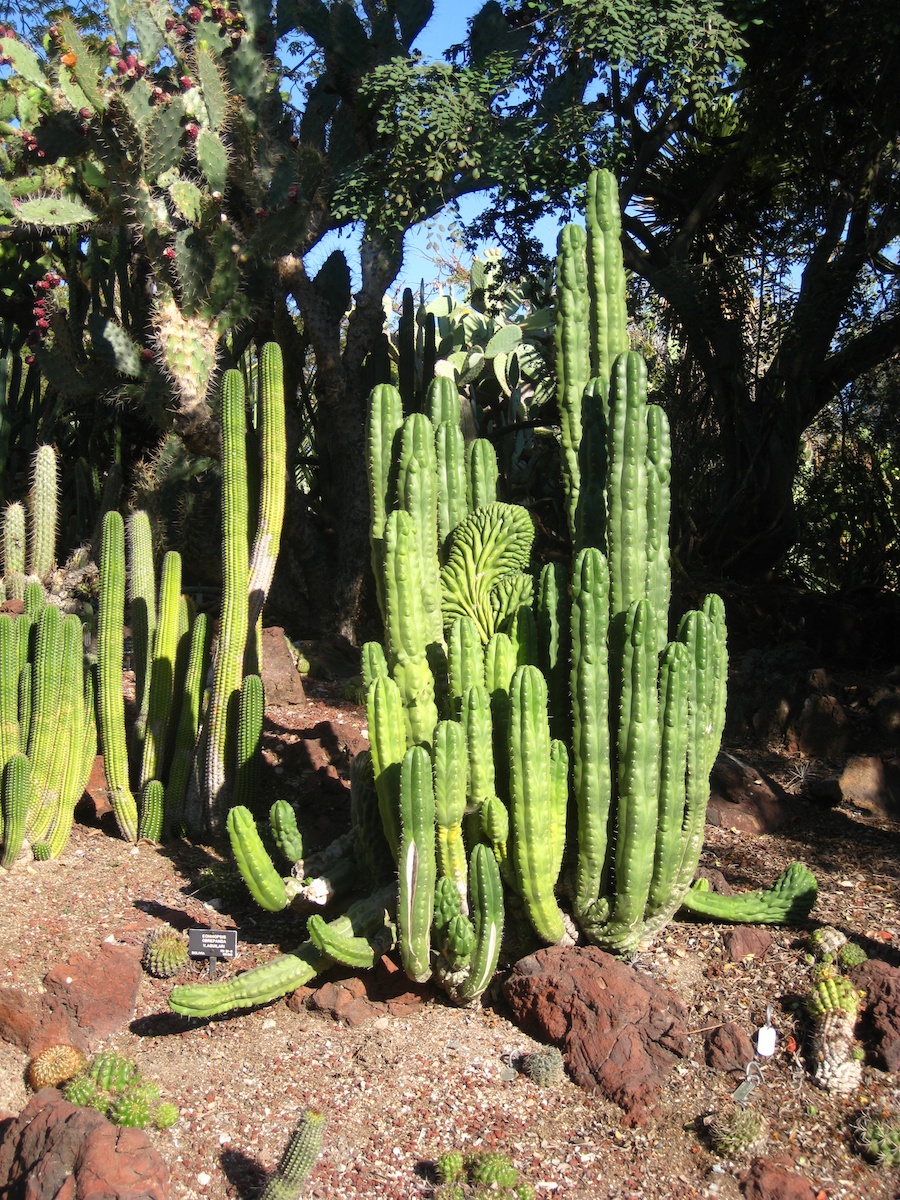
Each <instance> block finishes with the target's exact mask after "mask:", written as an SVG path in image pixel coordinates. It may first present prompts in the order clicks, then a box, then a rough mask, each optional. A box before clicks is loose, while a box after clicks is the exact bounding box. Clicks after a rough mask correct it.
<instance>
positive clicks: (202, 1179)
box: [197, 1171, 212, 1187]
mask: <svg viewBox="0 0 900 1200" xmlns="http://www.w3.org/2000/svg"><path fill="white" fill-rule="evenodd" d="M197 1182H198V1183H199V1184H200V1186H201V1187H207V1186H208V1185H209V1184H210V1183H211V1182H212V1175H207V1173H206V1172H205V1171H201V1172H200V1174H199V1175H198V1176H197Z"/></svg>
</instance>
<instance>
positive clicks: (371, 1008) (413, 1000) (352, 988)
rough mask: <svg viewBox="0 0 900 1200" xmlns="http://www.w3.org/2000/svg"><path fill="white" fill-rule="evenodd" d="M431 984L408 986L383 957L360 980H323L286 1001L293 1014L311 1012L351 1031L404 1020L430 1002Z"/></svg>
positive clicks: (296, 991)
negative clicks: (377, 1022) (393, 1019)
mask: <svg viewBox="0 0 900 1200" xmlns="http://www.w3.org/2000/svg"><path fill="white" fill-rule="evenodd" d="M434 996H435V989H434V985H433V984H432V983H430V982H429V983H412V982H411V981H410V979H409V978H408V977H407V975H406V974H405V972H403V971H401V970H400V968H399V967H398V966H397V964H396V963H395V962H393V960H392V959H390V958H389V957H388V956H387V955H384V956H383V957H382V958H381V959H380V960H379V961H378V962H377V963H376V964H375V967H374V969H373V970H371V971H367V972H366V973H365V975H364V976H359V975H349V976H344V977H342V978H338V979H331V980H327V981H326V982H325V983H322V984H320V985H319V986H318V987H310V986H308V985H306V986H304V987H300V988H297V989H296V990H295V991H294V992H292V993H291V995H290V996H289V997H288V1000H287V1005H288V1008H290V1009H291V1010H292V1011H293V1012H301V1011H302V1010H303V1009H311V1010H312V1011H314V1012H319V1013H323V1014H325V1015H326V1016H329V1017H331V1018H333V1019H334V1020H335V1021H341V1022H342V1023H343V1024H345V1025H349V1026H350V1027H351V1028H355V1027H357V1026H359V1025H365V1024H367V1023H368V1022H369V1021H372V1020H375V1019H377V1018H378V1017H385V1016H392V1017H406V1016H408V1015H409V1014H410V1013H411V1012H412V1011H413V1010H414V1009H416V1008H418V1007H419V1006H420V1005H422V1004H424V1003H425V1002H426V1001H427V1000H432V999H434Z"/></svg>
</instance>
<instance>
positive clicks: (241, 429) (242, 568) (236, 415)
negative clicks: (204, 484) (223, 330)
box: [206, 371, 249, 833]
mask: <svg viewBox="0 0 900 1200" xmlns="http://www.w3.org/2000/svg"><path fill="white" fill-rule="evenodd" d="M244 405H245V395H244V382H243V379H242V378H241V375H240V372H238V371H226V372H225V377H224V379H223V381H222V500H223V503H222V551H223V553H222V627H221V631H220V633H219V643H218V648H217V650H216V668H215V676H214V679H213V689H212V695H211V696H210V703H209V715H208V741H207V758H206V805H207V810H206V812H207V821H208V824H209V828H210V830H211V832H213V833H218V832H220V831H221V830H222V829H223V828H224V825H225V818H226V816H227V815H228V806H229V795H228V770H229V765H230V764H232V763H233V762H234V739H235V735H236V731H237V715H238V714H237V709H238V699H239V696H240V691H241V680H242V679H243V670H244V653H245V651H246V647H247V633H248V629H249V612H248V602H247V579H248V573H249V547H248V544H247V460H246V448H245V444H244V443H245V438H246V427H247V424H246V414H245V411H244Z"/></svg>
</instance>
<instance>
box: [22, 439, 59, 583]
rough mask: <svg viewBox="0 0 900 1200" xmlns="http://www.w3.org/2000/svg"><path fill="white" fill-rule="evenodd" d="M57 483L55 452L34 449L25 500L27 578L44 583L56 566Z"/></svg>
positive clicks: (49, 447) (47, 448) (46, 449)
mask: <svg viewBox="0 0 900 1200" xmlns="http://www.w3.org/2000/svg"><path fill="white" fill-rule="evenodd" d="M58 502H59V479H58V465H57V461H56V451H55V450H54V449H53V447H52V446H38V448H37V451H36V452H35V456H34V475H33V478H32V484H31V493H30V495H29V497H28V504H29V510H30V515H31V540H30V542H29V546H28V571H29V574H31V575H34V576H37V578H38V579H44V578H46V576H47V575H49V574H50V572H51V571H52V570H53V568H54V567H55V565H56V519H57V509H58Z"/></svg>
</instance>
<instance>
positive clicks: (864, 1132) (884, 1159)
mask: <svg viewBox="0 0 900 1200" xmlns="http://www.w3.org/2000/svg"><path fill="white" fill-rule="evenodd" d="M853 1133H854V1140H855V1142H856V1145H857V1147H858V1149H859V1151H860V1153H861V1154H862V1155H863V1157H864V1158H867V1159H868V1160H869V1162H873V1163H876V1164H877V1165H878V1166H879V1167H888V1168H890V1167H900V1119H898V1116H897V1113H896V1112H893V1113H878V1114H875V1113H871V1112H866V1113H861V1114H860V1116H859V1118H858V1119H857V1121H856V1122H855V1124H854V1126H853Z"/></svg>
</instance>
